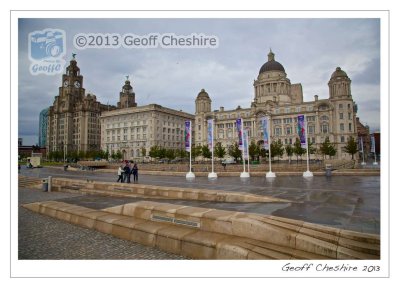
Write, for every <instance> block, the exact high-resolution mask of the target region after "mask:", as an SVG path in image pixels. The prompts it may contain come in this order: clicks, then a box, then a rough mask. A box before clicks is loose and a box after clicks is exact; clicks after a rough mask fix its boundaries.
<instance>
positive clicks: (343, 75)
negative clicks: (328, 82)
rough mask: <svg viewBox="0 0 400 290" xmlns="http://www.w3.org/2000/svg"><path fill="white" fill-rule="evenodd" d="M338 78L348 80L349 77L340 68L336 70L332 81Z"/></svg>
mask: <svg viewBox="0 0 400 290" xmlns="http://www.w3.org/2000/svg"><path fill="white" fill-rule="evenodd" d="M337 77H344V78H347V77H348V76H347V74H346V73H345V72H344V71H343V70H342V69H341V68H340V67H337V68H336V70H335V71H334V72H333V74H332V75H331V79H334V78H337Z"/></svg>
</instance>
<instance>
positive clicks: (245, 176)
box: [240, 118, 250, 178]
mask: <svg viewBox="0 0 400 290" xmlns="http://www.w3.org/2000/svg"><path fill="white" fill-rule="evenodd" d="M240 125H241V135H242V161H243V172H242V173H240V177H241V178H248V177H250V174H249V173H248V172H246V161H245V160H244V138H243V130H244V126H243V125H244V124H243V119H242V118H240Z"/></svg>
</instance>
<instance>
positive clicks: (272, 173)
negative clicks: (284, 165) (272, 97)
mask: <svg viewBox="0 0 400 290" xmlns="http://www.w3.org/2000/svg"><path fill="white" fill-rule="evenodd" d="M267 120H268V159H269V160H268V163H269V172H267V175H266V177H267V178H274V177H276V174H275V173H274V172H272V166H271V118H270V117H269V116H268V119H267Z"/></svg>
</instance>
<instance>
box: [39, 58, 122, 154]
mask: <svg viewBox="0 0 400 290" xmlns="http://www.w3.org/2000/svg"><path fill="white" fill-rule="evenodd" d="M114 108H115V107H110V106H108V105H104V104H101V103H100V102H98V101H97V100H96V96H95V95H93V94H85V89H84V86H83V76H82V75H81V74H80V69H79V67H78V65H77V61H76V59H75V57H74V56H73V59H72V60H71V61H70V64H69V66H68V67H67V68H66V73H65V74H63V76H62V81H61V87H59V93H58V96H56V97H55V98H54V102H53V105H52V106H50V108H49V111H48V119H47V121H48V124H47V141H46V144H47V148H48V151H49V152H52V151H65V152H67V153H68V152H72V151H83V152H86V151H91V150H99V149H100V114H101V112H103V111H107V110H110V109H114Z"/></svg>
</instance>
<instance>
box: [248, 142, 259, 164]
mask: <svg viewBox="0 0 400 290" xmlns="http://www.w3.org/2000/svg"><path fill="white" fill-rule="evenodd" d="M249 155H250V156H251V160H252V161H254V159H255V157H257V159H258V157H259V156H260V146H259V145H257V144H256V142H254V141H251V143H250V146H249Z"/></svg>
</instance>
